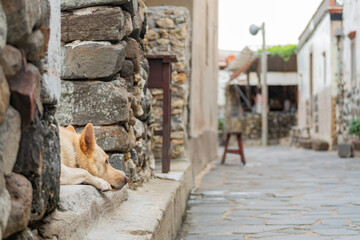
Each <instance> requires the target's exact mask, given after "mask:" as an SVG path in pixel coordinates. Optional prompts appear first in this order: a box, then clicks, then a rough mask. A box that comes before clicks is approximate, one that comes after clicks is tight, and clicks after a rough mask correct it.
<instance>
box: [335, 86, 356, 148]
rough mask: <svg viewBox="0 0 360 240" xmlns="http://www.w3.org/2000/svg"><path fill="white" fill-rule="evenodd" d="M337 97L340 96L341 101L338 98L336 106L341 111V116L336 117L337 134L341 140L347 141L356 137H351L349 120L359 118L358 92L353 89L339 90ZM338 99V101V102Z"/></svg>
mask: <svg viewBox="0 0 360 240" xmlns="http://www.w3.org/2000/svg"><path fill="white" fill-rule="evenodd" d="M339 92H340V93H339V95H340V94H342V96H341V99H340V97H338V101H337V104H338V106H339V107H340V109H341V115H340V114H339V115H340V116H339V117H338V120H337V124H338V133H339V135H341V136H342V138H343V140H345V141H348V140H350V139H352V138H356V136H351V135H350V133H349V127H350V122H351V119H356V118H360V109H359V105H360V90H359V89H358V88H353V89H351V90H348V89H347V90H344V91H343V92H342V91H341V90H339ZM339 99H340V100H339Z"/></svg>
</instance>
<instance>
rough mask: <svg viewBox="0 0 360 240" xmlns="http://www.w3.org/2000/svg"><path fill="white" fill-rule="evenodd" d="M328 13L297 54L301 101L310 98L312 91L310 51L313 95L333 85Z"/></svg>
mask: <svg viewBox="0 0 360 240" xmlns="http://www.w3.org/2000/svg"><path fill="white" fill-rule="evenodd" d="M330 23H331V21H330V15H329V14H327V15H326V16H325V17H324V18H323V20H322V21H321V23H320V24H319V25H318V27H317V29H316V30H315V32H314V33H313V35H312V37H311V38H310V39H309V40H308V41H307V42H306V44H305V45H304V46H303V47H302V48H301V49H300V51H299V52H298V55H297V63H298V75H299V91H300V101H306V100H307V99H309V96H310V95H309V93H310V53H311V52H312V54H313V95H315V94H318V93H319V92H321V91H322V90H324V89H325V88H326V87H328V86H331V75H332V73H331V26H330ZM323 52H325V53H326V79H325V78H324V59H323V58H324V57H323Z"/></svg>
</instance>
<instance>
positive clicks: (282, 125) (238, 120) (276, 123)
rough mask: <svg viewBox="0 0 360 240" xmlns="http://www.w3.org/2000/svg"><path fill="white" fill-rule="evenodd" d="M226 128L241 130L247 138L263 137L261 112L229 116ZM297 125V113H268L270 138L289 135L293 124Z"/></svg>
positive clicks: (276, 138)
mask: <svg viewBox="0 0 360 240" xmlns="http://www.w3.org/2000/svg"><path fill="white" fill-rule="evenodd" d="M227 124H228V125H227V126H226V129H227V130H231V131H241V132H242V133H243V136H244V137H245V138H246V139H253V140H258V139H261V114H258V113H245V114H243V115H242V116H240V117H234V118H229V120H228V122H227ZM295 125H296V113H285V112H270V113H269V115H268V126H269V139H270V140H278V139H280V138H284V137H288V136H289V133H290V129H291V127H292V126H295Z"/></svg>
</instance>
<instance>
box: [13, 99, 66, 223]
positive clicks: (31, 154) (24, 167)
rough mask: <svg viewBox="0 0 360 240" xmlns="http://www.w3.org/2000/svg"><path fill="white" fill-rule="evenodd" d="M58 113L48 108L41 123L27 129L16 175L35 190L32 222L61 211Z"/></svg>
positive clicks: (24, 127) (16, 167) (30, 125)
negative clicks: (26, 179)
mask: <svg viewBox="0 0 360 240" xmlns="http://www.w3.org/2000/svg"><path fill="white" fill-rule="evenodd" d="M54 112H55V109H54V107H53V106H51V105H46V106H45V108H44V113H43V117H42V118H41V119H40V116H39V113H38V111H36V114H35V117H34V119H33V121H32V122H31V123H30V124H28V125H25V126H23V129H22V135H21V140H20V147H19V152H18V154H17V160H16V163H15V166H14V169H13V171H14V172H16V173H19V174H21V175H23V176H25V177H26V178H28V179H29V180H30V182H31V184H32V187H33V201H32V206H31V216H30V222H31V223H35V222H37V221H39V220H41V219H42V218H43V216H44V215H45V213H49V212H51V211H52V210H54V209H55V208H56V207H57V204H58V201H59V191H60V182H59V181H60V142H59V131H58V128H57V123H56V121H54Z"/></svg>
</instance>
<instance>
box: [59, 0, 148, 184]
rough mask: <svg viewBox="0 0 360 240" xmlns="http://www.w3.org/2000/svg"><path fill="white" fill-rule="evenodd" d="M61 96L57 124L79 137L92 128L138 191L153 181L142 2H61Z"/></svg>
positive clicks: (101, 143)
mask: <svg viewBox="0 0 360 240" xmlns="http://www.w3.org/2000/svg"><path fill="white" fill-rule="evenodd" d="M61 10H62V13H61V41H62V47H61V56H62V69H61V79H62V84H61V85H62V94H61V101H60V104H59V109H58V111H57V114H56V116H57V118H58V120H59V123H60V124H61V125H63V126H67V125H73V126H74V127H75V128H76V130H77V131H78V132H80V131H81V130H82V129H83V127H84V126H85V125H86V124H87V123H92V124H93V125H94V129H95V137H96V140H97V143H98V145H99V146H100V147H101V148H103V149H104V150H105V151H106V152H107V153H108V155H109V156H110V163H111V164H112V165H113V166H114V167H115V168H118V169H120V170H124V171H125V173H126V174H127V175H128V176H129V177H130V184H129V185H130V187H132V188H136V187H137V186H139V185H141V183H142V182H144V181H147V180H148V179H149V178H150V177H151V176H152V169H153V168H154V158H153V155H152V151H151V137H152V130H151V125H152V122H153V120H152V119H153V118H152V116H151V114H150V109H151V106H150V92H149V90H147V88H146V82H147V78H148V73H149V66H148V62H147V60H146V59H145V56H144V50H145V42H144V40H143V38H144V35H145V32H146V19H147V18H146V6H145V4H144V2H143V1H139V2H138V1H137V0H133V1H125V0H91V1H76V0H64V1H62V5H61Z"/></svg>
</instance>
